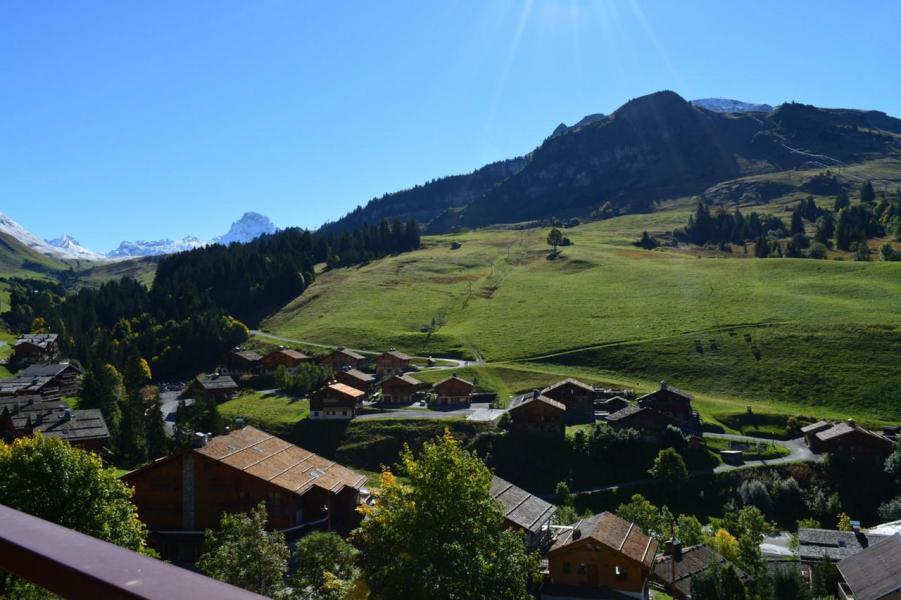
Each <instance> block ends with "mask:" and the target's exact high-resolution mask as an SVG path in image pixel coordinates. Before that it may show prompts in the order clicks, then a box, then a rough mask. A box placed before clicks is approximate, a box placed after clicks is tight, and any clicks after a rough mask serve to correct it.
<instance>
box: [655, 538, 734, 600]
mask: <svg viewBox="0 0 901 600" xmlns="http://www.w3.org/2000/svg"><path fill="white" fill-rule="evenodd" d="M729 565H731V566H732V568H733V569H735V572H736V574H737V575H738V577H739V579H741V580H742V582H743V583H744V584H745V585H747V584H749V583H750V582H751V578H750V576H748V574H747V573H745V572H744V571H742V570H741V569H739V568H738V567H735V566H734V565H732V563H730V562H729V561H728V560H726V559H725V558H723V557H722V556H721V555H720V554H719V553H718V552H716V551H715V550H713V549H712V548H710V547H709V546H706V545H704V544H701V545H698V546H690V547H688V548H682V546H681V545H680V544H679V542H678V540H677V541H676V543H675V544H673V545H672V552H671V553H670V554H669V555H661V556H659V557H658V558H657V560H655V561H654V569H653V570H652V572H651V581H652V582H654V583H656V584H658V585H659V586H660V587H661V588H662V589H663V590H664V591H666V592H667V593H674V594H675V595H674V597H675V598H676V599H677V600H689V599H690V598H691V580H692V579H693V578H694V577H696V576H697V575H700V574H702V573H705V572H707V571H709V570H710V569H716V568H725V567H726V566H729Z"/></svg>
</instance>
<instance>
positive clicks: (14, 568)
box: [0, 505, 262, 600]
mask: <svg viewBox="0 0 901 600" xmlns="http://www.w3.org/2000/svg"><path fill="white" fill-rule="evenodd" d="M0 568H2V569H5V570H6V571H9V572H10V573H13V574H15V575H18V576H19V577H22V578H24V579H27V580H28V581H31V582H32V583H34V584H36V585H39V586H41V587H42V588H44V589H46V590H49V591H50V592H53V593H54V594H57V595H59V596H62V597H63V598H73V599H75V600H81V599H85V600H88V599H90V600H94V599H97V598H103V599H113V600H118V599H119V598H124V599H132V598H152V599H157V598H158V599H161V600H162V599H164V598H165V599H166V600H180V599H183V598H184V599H188V598H191V599H198V598H216V599H217V600H251V599H257V600H259V599H260V598H262V596H259V595H257V594H253V593H251V592H248V591H245V590H242V589H240V588H236V587H234V586H231V585H228V584H226V583H222V582H221V581H216V580H215V579H210V578H209V577H204V576H203V575H200V574H198V573H193V572H191V571H187V570H185V569H181V568H179V567H176V566H173V565H170V564H168V563H164V562H162V561H159V560H156V559H153V558H150V557H147V556H143V555H141V554H138V553H137V552H132V551H131V550H126V549H125V548H120V547H119V546H116V545H114V544H110V543H107V542H104V541H101V540H98V539H96V538H92V537H90V536H88V535H84V534H82V533H78V532H77V531H73V530H71V529H66V528H65V527H60V526H59V525H56V524H55V523H50V522H48V521H44V520H42V519H38V518H37V517H33V516H31V515H27V514H25V513H23V512H19V511H17V510H14V509H12V508H9V507H7V506H3V505H0Z"/></svg>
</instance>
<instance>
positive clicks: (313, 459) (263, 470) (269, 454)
mask: <svg viewBox="0 0 901 600" xmlns="http://www.w3.org/2000/svg"><path fill="white" fill-rule="evenodd" d="M194 452H197V453H198V454H202V455H203V456H206V457H207V458H210V459H213V460H215V461H218V462H220V463H222V464H225V465H228V466H230V467H233V468H235V469H238V470H240V471H243V472H245V473H247V474H248V475H252V476H253V477H257V478H259V479H262V480H264V481H267V482H269V483H271V484H273V485H277V486H279V487H281V488H282V489H285V490H288V491H289V492H293V493H295V494H303V493H304V492H306V491H307V490H308V489H309V488H310V487H312V486H316V487H319V488H322V489H324V490H327V491H330V492H333V493H337V492H339V491H341V489H343V488H344V487H352V488H355V489H357V490H359V489H360V488H362V487H363V485H364V484H365V483H366V476H364V475H360V474H359V473H356V472H354V471H352V470H350V469H348V468H347V467H344V466H342V465H339V464H338V463H336V462H334V461H331V460H328V459H326V458H323V457H321V456H319V455H317V454H314V453H312V452H310V451H309V450H305V449H303V448H301V447H299V446H295V445H293V444H290V443H288V442H286V441H284V440H282V439H279V438H277V437H275V436H272V435H269V434H268V433H266V432H264V431H260V430H259V429H256V428H254V427H249V426H248V427H244V428H242V429H236V430H235V431H232V432H231V433H229V434H228V435H222V436H218V437H215V438H213V439H212V440H210V441H209V443H208V444H207V445H206V446H204V447H203V448H198V449H196V450H194Z"/></svg>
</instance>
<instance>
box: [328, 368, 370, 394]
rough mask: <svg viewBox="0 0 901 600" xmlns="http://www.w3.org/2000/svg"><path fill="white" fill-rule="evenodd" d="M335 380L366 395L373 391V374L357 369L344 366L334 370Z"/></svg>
mask: <svg viewBox="0 0 901 600" xmlns="http://www.w3.org/2000/svg"><path fill="white" fill-rule="evenodd" d="M335 381H337V382H338V383H343V384H344V385H349V386H350V387H352V388H354V389H358V390H360V391H361V392H363V393H364V394H366V395H367V396H369V395H370V394H371V393H372V392H373V391H374V389H375V384H376V379H375V376H373V375H370V374H369V373H364V372H363V371H360V370H359V369H351V368H350V367H344V368H343V369H339V370H338V371H335Z"/></svg>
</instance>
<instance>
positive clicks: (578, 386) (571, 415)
mask: <svg viewBox="0 0 901 600" xmlns="http://www.w3.org/2000/svg"><path fill="white" fill-rule="evenodd" d="M541 394H542V395H543V396H546V397H548V398H550V399H551V400H556V401H557V402H559V403H560V404H562V405H563V406H565V407H566V422H567V423H593V422H594V397H595V392H594V388H593V387H591V386H590V385H588V384H587V383H582V382H581V381H579V380H578V379H572V378H569V379H564V380H563V381H558V382H557V383H555V384H554V385H552V386H550V387H546V388H544V389H543V390H541Z"/></svg>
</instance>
